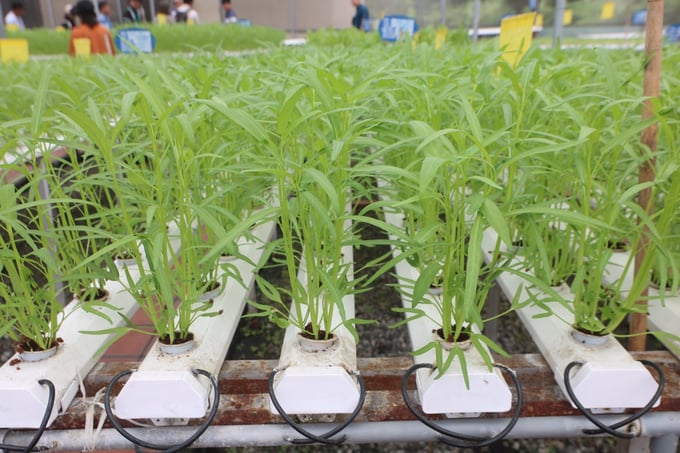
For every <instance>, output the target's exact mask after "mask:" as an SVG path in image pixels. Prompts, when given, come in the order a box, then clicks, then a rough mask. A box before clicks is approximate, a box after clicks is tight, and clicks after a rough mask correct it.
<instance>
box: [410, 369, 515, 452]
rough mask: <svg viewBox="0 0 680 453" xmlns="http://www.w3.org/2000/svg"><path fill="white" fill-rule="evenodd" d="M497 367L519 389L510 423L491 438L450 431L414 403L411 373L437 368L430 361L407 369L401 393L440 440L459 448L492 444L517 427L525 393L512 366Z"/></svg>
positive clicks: (412, 411) (418, 417)
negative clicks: (411, 390)
mask: <svg viewBox="0 0 680 453" xmlns="http://www.w3.org/2000/svg"><path fill="white" fill-rule="evenodd" d="M494 366H495V367H496V368H499V369H500V370H502V371H505V372H507V373H508V374H509V375H510V377H511V378H512V381H513V383H514V384H515V389H516V390H517V403H516V404H515V412H514V413H513V415H512V418H511V419H510V421H509V422H508V424H507V425H506V426H505V428H503V430H502V431H500V432H499V433H498V434H496V435H495V436H493V437H490V438H483V437H478V436H470V435H467V434H461V433H457V432H455V431H450V430H448V429H446V428H442V427H441V426H439V425H437V424H436V423H434V422H431V421H430V420H428V419H427V418H426V417H425V415H423V414H422V413H421V412H420V411H419V410H418V409H417V408H416V407H415V405H414V404H413V402H412V401H411V399H410V398H409V396H408V380H409V378H410V377H411V375H412V374H413V373H414V372H415V371H416V370H419V369H421V368H431V369H434V368H436V367H435V365H433V364H430V363H418V364H415V365H413V366H412V367H411V368H409V369H408V370H406V373H404V376H403V378H402V380H401V394H402V396H403V398H404V402H405V403H406V406H407V407H408V408H409V410H410V411H411V413H412V414H413V415H414V416H415V417H416V418H417V419H418V420H419V421H420V422H421V423H423V424H424V425H425V426H427V427H428V428H430V429H432V430H434V431H436V432H438V433H439V434H442V436H441V437H439V441H440V442H443V443H445V444H447V445H450V446H452V447H458V448H481V447H486V446H487V445H491V444H493V443H495V442H498V441H499V440H501V439H503V438H504V437H505V436H507V435H508V433H509V432H510V431H511V430H512V428H514V427H515V424H516V423H517V421H518V420H519V415H520V413H521V411H522V405H523V404H524V393H523V392H522V386H521V384H520V382H519V379H518V378H517V375H516V374H515V372H514V371H512V370H511V369H510V368H508V367H506V366H505V365H500V364H495V365H494ZM453 439H458V440H462V441H467V442H456V441H454V440H453Z"/></svg>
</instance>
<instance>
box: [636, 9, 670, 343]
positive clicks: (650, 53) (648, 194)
mask: <svg viewBox="0 0 680 453" xmlns="http://www.w3.org/2000/svg"><path fill="white" fill-rule="evenodd" d="M662 44H663V0H647V25H646V32H645V58H646V59H647V66H646V67H645V80H644V92H643V94H644V96H645V98H646V100H645V103H644V106H643V110H642V120H643V121H645V120H647V119H649V118H651V117H652V116H653V115H654V111H653V106H652V100H653V99H655V98H658V97H659V91H660V89H659V86H660V82H661V46H662ZM658 128H659V127H658V124H657V123H653V124H651V125H650V126H648V127H647V128H645V130H643V131H642V143H643V144H644V145H646V146H647V147H648V148H649V149H650V151H651V152H652V153H654V152H655V151H656V142H657V132H658ZM655 164H656V160H655V159H654V157H651V158H650V159H648V160H647V161H645V162H644V163H643V164H642V166H641V167H640V176H639V181H640V182H647V181H653V180H654V166H655ZM638 203H639V204H640V206H641V207H642V208H643V209H644V210H645V211H646V212H648V213H649V212H652V210H653V209H654V200H653V199H652V189H645V190H643V191H641V192H640V195H639V196H638ZM648 244H649V235H648V234H647V231H646V228H645V232H644V233H643V236H642V240H641V241H640V244H639V246H638V249H637V250H636V251H635V272H636V273H637V272H638V269H639V266H640V264H641V263H642V260H643V259H644V257H645V251H646V250H647V247H648ZM647 294H648V292H647V289H645V290H644V292H643V293H642V295H641V296H642V299H646V297H647ZM639 303H641V304H646V301H640V302H639ZM646 330H647V315H646V314H643V313H636V314H633V315H631V321H630V333H631V334H638V333H642V332H645V331H646ZM645 346H646V336H645V335H638V336H634V337H631V338H630V340H629V342H628V349H630V350H631V351H643V350H644V349H645Z"/></svg>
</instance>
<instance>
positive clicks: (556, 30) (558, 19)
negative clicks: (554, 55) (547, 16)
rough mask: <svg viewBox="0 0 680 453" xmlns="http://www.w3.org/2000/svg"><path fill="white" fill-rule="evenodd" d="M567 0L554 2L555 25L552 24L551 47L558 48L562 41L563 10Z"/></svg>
mask: <svg viewBox="0 0 680 453" xmlns="http://www.w3.org/2000/svg"><path fill="white" fill-rule="evenodd" d="M566 4H567V0H556V2H555V25H554V26H553V48H555V49H559V47H560V42H561V41H562V28H563V24H564V10H565V8H566Z"/></svg>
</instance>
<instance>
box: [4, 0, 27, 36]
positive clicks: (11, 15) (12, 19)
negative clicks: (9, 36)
mask: <svg viewBox="0 0 680 453" xmlns="http://www.w3.org/2000/svg"><path fill="white" fill-rule="evenodd" d="M10 9H11V11H10V12H8V13H7V14H6V15H5V25H9V26H14V27H16V28H18V29H19V30H25V29H26V26H25V25H24V19H22V17H21V16H23V15H24V4H23V3H21V2H18V1H13V2H12V5H11V6H10Z"/></svg>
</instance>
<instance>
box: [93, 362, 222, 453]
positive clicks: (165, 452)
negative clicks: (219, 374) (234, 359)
mask: <svg viewBox="0 0 680 453" xmlns="http://www.w3.org/2000/svg"><path fill="white" fill-rule="evenodd" d="M191 371H192V373H194V374H200V375H203V376H205V377H207V378H208V379H210V383H211V385H212V387H213V401H212V407H211V408H210V412H209V413H208V416H207V417H206V419H205V421H204V422H203V424H201V426H199V427H198V429H197V430H196V432H194V433H193V434H192V435H191V437H189V438H188V439H187V440H185V441H184V442H182V443H181V444H179V445H158V444H152V443H149V442H147V441H145V440H142V439H139V438H138V437H135V436H133V435H132V434H130V433H129V432H128V431H127V430H126V429H125V428H124V427H123V426H122V425H121V424H120V422H119V421H118V419H117V418H116V417H115V416H114V415H113V411H112V410H111V391H112V389H113V386H114V385H115V384H116V383H117V382H118V381H119V380H120V379H121V378H122V377H125V376H127V375H128V374H132V373H133V370H126V371H121V372H120V373H118V374H117V375H115V376H114V377H113V379H111V381H110V382H109V384H108V385H107V386H106V392H105V393H104V409H105V410H106V416H107V417H109V420H111V424H112V425H113V427H114V428H116V431H118V432H119V433H120V435H121V436H123V437H124V438H126V439H127V440H129V441H130V442H132V443H134V444H135V450H136V449H137V447H143V448H149V449H151V450H160V451H162V453H175V452H177V451H180V450H182V449H184V448H187V447H188V446H189V445H191V444H193V443H194V442H195V441H196V439H198V438H199V437H201V435H202V434H203V433H204V432H205V430H206V429H208V427H209V426H210V424H211V423H212V421H213V419H214V418H215V415H216V414H217V409H218V407H219V405H220V388H219V385H218V384H217V380H216V379H215V377H214V376H213V375H211V374H210V373H208V372H207V371H205V370H201V369H198V368H195V369H193V370H191Z"/></svg>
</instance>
